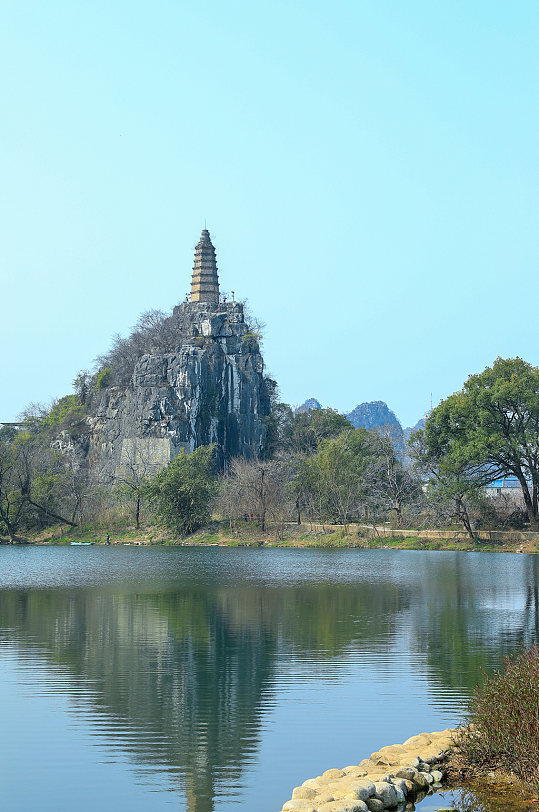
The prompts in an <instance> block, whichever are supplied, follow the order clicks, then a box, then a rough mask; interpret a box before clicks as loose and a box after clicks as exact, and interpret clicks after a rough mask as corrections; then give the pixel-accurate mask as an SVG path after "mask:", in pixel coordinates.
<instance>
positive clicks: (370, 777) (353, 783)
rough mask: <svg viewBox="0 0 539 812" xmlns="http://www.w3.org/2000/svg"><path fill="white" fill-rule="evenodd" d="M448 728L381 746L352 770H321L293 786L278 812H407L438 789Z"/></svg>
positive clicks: (448, 741)
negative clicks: (385, 811) (402, 811)
mask: <svg viewBox="0 0 539 812" xmlns="http://www.w3.org/2000/svg"><path fill="white" fill-rule="evenodd" d="M454 733H455V731H454V730H451V729H449V728H448V729H447V730H443V731H441V732H436V733H421V734H420V735H419V736H412V738H411V739H408V740H407V741H405V742H404V744H393V745H389V746H387V747H382V749H381V750H378V752H376V753H373V754H372V756H371V757H370V758H366V759H363V761H361V762H360V764H358V766H357V767H344V768H343V769H342V770H338V769H333V770H326V772H325V773H324V774H323V775H319V776H318V777H317V778H308V779H307V781H304V782H303V784H302V785H301V786H300V787H296V788H295V790H294V791H293V793H292V798H291V800H290V801H287V802H286V803H285V804H284V805H283V807H282V810H281V812H382V810H384V809H397V810H398V809H403V810H404V809H413V808H414V802H417V801H420V800H422V798H424V797H425V795H427V794H428V793H429V792H430V791H432V790H434V791H436V790H437V789H440V788H441V786H442V782H443V780H444V777H445V775H446V772H447V770H446V767H445V762H446V761H447V758H448V755H449V753H450V751H451V747H452V742H453V735H454Z"/></svg>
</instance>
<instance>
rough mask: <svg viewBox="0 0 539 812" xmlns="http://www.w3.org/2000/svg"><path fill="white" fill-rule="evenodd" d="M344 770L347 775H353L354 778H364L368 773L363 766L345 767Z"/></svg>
mask: <svg viewBox="0 0 539 812" xmlns="http://www.w3.org/2000/svg"><path fill="white" fill-rule="evenodd" d="M343 772H344V773H346V775H351V776H352V777H353V778H363V776H364V775H367V770H364V769H363V768H362V767H345V768H344V769H343Z"/></svg>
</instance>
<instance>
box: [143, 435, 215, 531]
mask: <svg viewBox="0 0 539 812" xmlns="http://www.w3.org/2000/svg"><path fill="white" fill-rule="evenodd" d="M213 451H214V446H211V445H210V446H200V447H199V448H197V449H195V451H193V452H192V454H189V453H187V452H186V451H185V450H184V449H183V448H182V449H181V450H180V453H179V454H178V455H177V456H176V457H174V459H172V460H171V461H170V462H169V464H168V465H167V466H166V468H163V470H162V471H160V472H159V473H158V474H156V475H155V476H153V477H152V478H151V479H150V480H149V482H148V483H147V486H146V487H145V489H144V493H145V494H146V495H147V497H148V500H149V502H150V506H151V508H152V510H153V512H154V514H155V516H156V518H157V519H158V520H160V521H161V522H162V523H163V524H164V525H166V526H167V527H168V528H170V530H172V531H174V532H175V533H178V534H179V535H180V536H185V535H187V534H188V533H193V532H194V531H195V530H197V529H198V528H199V527H201V526H202V525H203V524H204V523H205V522H207V521H209V519H210V503H211V499H212V497H213V495H214V492H215V476H214V474H213V468H214V460H213Z"/></svg>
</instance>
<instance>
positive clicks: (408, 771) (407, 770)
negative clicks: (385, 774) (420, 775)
mask: <svg viewBox="0 0 539 812" xmlns="http://www.w3.org/2000/svg"><path fill="white" fill-rule="evenodd" d="M416 775H417V770H416V769H414V767H402V768H401V769H400V770H398V771H397V773H396V777H397V778H401V779H406V780H407V781H413V780H414V778H415V776H416Z"/></svg>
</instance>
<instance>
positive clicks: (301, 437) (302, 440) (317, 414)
mask: <svg viewBox="0 0 539 812" xmlns="http://www.w3.org/2000/svg"><path fill="white" fill-rule="evenodd" d="M351 428H352V426H351V424H350V421H349V420H347V419H346V417H345V416H344V415H342V414H339V412H337V411H336V410H335V409H310V410H309V411H307V412H299V413H298V412H296V413H295V414H293V415H291V416H290V417H289V419H288V420H286V421H283V435H282V441H281V445H282V447H283V450H285V451H291V452H294V453H304V454H312V453H314V452H315V451H316V450H317V449H318V448H319V447H320V444H321V443H322V442H323V441H324V440H333V439H335V438H336V437H338V436H339V435H340V434H342V433H343V432H348V431H350V429H351Z"/></svg>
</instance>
